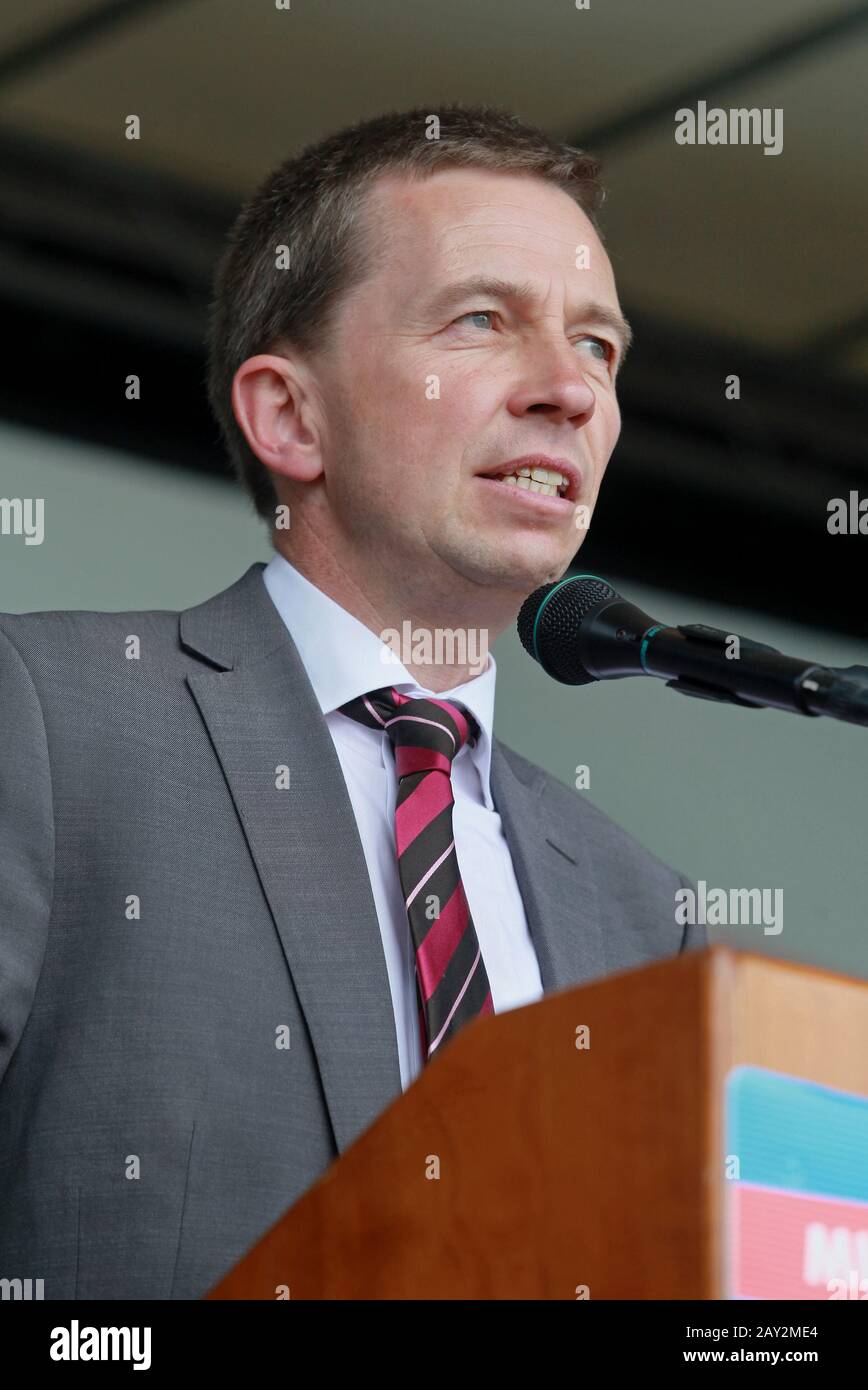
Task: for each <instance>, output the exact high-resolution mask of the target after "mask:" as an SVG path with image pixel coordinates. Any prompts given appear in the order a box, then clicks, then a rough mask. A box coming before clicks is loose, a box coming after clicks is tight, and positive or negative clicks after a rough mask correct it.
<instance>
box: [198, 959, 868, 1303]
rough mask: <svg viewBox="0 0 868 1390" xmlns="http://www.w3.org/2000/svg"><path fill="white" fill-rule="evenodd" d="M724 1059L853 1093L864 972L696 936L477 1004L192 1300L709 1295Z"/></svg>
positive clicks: (720, 1238) (860, 1085)
mask: <svg viewBox="0 0 868 1390" xmlns="http://www.w3.org/2000/svg"><path fill="white" fill-rule="evenodd" d="M740 1066H752V1067H761V1068H768V1069H769V1070H770V1071H772V1072H776V1073H783V1074H786V1075H789V1076H793V1077H799V1078H803V1079H805V1080H807V1081H810V1082H816V1083H820V1084H821V1085H822V1086H828V1087H834V1088H838V1090H840V1091H842V1092H849V1093H855V1096H856V1097H858V1096H868V984H866V983H863V982H859V981H856V980H851V979H847V978H845V977H842V976H835V975H831V974H828V973H826V972H823V971H820V970H814V969H810V968H808V967H805V966H800V965H793V964H787V963H775V962H773V961H771V960H769V959H767V958H764V957H760V956H755V955H750V954H743V953H739V952H734V951H731V950H728V949H725V948H722V947H714V948H712V949H710V950H707V951H702V952H695V953H691V954H688V955H684V956H679V957H677V958H674V959H672V960H667V961H663V962H660V963H655V964H653V965H649V966H646V967H644V968H643V969H640V970H635V971H629V972H625V973H622V974H619V975H613V976H609V977H607V978H605V979H603V980H601V981H599V982H597V983H594V984H591V985H586V986H584V987H581V988H576V989H569V990H564V991H560V992H558V993H556V994H548V995H546V996H545V998H543V999H542V1000H540V1001H539V1002H538V1003H536V1004H533V1005H529V1006H528V1007H526V1008H522V1009H516V1010H513V1011H510V1012H507V1013H504V1014H501V1015H499V1016H496V1017H491V1018H486V1019H482V1020H479V1021H477V1022H475V1023H473V1024H471V1025H469V1026H468V1027H467V1028H465V1030H464V1031H463V1032H462V1033H461V1034H459V1036H458V1037H457V1038H456V1039H455V1040H454V1041H453V1042H451V1043H450V1044H449V1045H448V1047H446V1048H445V1049H444V1051H443V1052H442V1053H441V1054H440V1056H439V1057H438V1058H437V1059H436V1060H435V1061H434V1062H432V1063H431V1065H430V1066H429V1067H428V1068H426V1069H425V1071H423V1073H422V1075H421V1076H420V1077H419V1078H418V1080H417V1081H416V1082H415V1083H414V1084H413V1085H412V1086H411V1087H410V1088H409V1090H408V1091H407V1092H406V1093H404V1094H403V1095H401V1096H399V1097H398V1098H397V1099H396V1100H395V1101H394V1103H393V1104H392V1105H391V1106H389V1107H388V1109H386V1110H385V1111H384V1112H383V1114H382V1115H381V1116H379V1118H378V1119H377V1120H376V1122H375V1123H374V1124H373V1125H372V1126H371V1127H370V1129H368V1130H367V1131H366V1132H365V1133H364V1134H363V1135H362V1136H361V1137H360V1138H359V1139H358V1140H357V1141H356V1143H355V1144H353V1145H352V1146H351V1147H350V1148H349V1149H348V1150H347V1151H346V1152H345V1153H344V1154H343V1156H342V1157H341V1158H340V1159H339V1160H338V1161H336V1162H335V1163H334V1164H333V1165H332V1166H331V1168H329V1169H328V1171H327V1172H326V1173H325V1174H324V1175H323V1177H322V1178H321V1179H320V1180H319V1181H318V1182H317V1183H316V1184H315V1185H314V1186H313V1187H312V1188H311V1189H310V1190H309V1191H308V1192H306V1193H305V1195H304V1196H303V1197H302V1198H301V1199H300V1200H299V1201H298V1202H296V1204H295V1205H294V1206H293V1207H292V1208H291V1209H290V1210H289V1211H287V1212H286V1213H285V1215H284V1216H283V1217H282V1218H281V1220H280V1221H278V1222H277V1223H276V1225H274V1226H273V1227H272V1228H271V1229H270V1230H269V1231H268V1232H267V1233H266V1234H265V1235H264V1236H263V1238H262V1239H261V1240H260V1241H259V1242H258V1244H257V1245H256V1246H254V1248H253V1249H252V1250H251V1251H250V1252H249V1253H248V1254H247V1256H246V1257H245V1258H244V1259H243V1260H242V1261H241V1262H240V1263H239V1264H238V1265H236V1266H235V1268H234V1269H233V1270H231V1271H230V1272H229V1273H228V1274H227V1275H226V1276H225V1278H224V1279H223V1280H222V1281H221V1282H220V1283H219V1284H218V1285H217V1286H216V1288H214V1289H213V1290H212V1291H211V1292H210V1293H209V1294H208V1295H207V1297H208V1298H211V1299H242V1298H243V1299H269V1300H274V1299H275V1298H279V1297H281V1296H282V1297H287V1296H288V1297H290V1298H292V1299H299V1298H301V1299H335V1298H359V1299H379V1298H415V1299H430V1298H452V1299H456V1298H458V1299H490V1298H510V1299H570V1300H574V1299H576V1298H577V1297H587V1296H589V1297H591V1298H593V1299H608V1298H619V1299H621V1298H623V1299H644V1298H653V1299H677V1298H687V1299H690V1298H712V1299H714V1298H723V1297H727V1296H728V1289H727V1260H728V1259H729V1237H728V1235H727V1225H726V1210H727V1208H726V1201H727V1187H728V1186H729V1183H730V1180H729V1176H728V1173H727V1170H726V1162H725V1159H726V1154H725V1145H724V1140H725V1136H724V1131H723V1117H724V1103H723V1102H724V1086H725V1083H726V1078H727V1076H728V1075H729V1073H730V1072H731V1069H732V1068H734V1067H740ZM853 1104H855V1105H856V1106H857V1107H859V1106H860V1103H859V1101H858V1099H856V1100H853ZM864 1224H865V1225H866V1226H868V1221H866V1222H865V1223H864ZM865 1273H866V1274H868V1270H866V1271H865ZM817 1296H819V1295H817ZM823 1296H828V1295H826V1294H825V1293H824V1295H823Z"/></svg>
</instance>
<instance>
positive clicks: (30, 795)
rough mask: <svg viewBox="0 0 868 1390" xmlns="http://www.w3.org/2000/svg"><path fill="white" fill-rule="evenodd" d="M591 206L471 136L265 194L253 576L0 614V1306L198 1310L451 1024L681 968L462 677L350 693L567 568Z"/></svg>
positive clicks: (605, 289) (636, 886)
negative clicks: (35, 1297)
mask: <svg viewBox="0 0 868 1390" xmlns="http://www.w3.org/2000/svg"><path fill="white" fill-rule="evenodd" d="M599 201H600V188H599V184H598V182H597V166H596V164H595V162H594V161H593V160H591V159H590V158H588V157H587V156H585V155H582V154H581V153H579V152H577V151H575V150H571V149H569V148H567V147H563V146H560V145H557V144H554V143H552V142H551V141H549V140H548V139H547V138H546V137H545V136H544V135H542V133H541V132H539V131H536V130H534V129H532V128H530V127H527V126H524V125H522V124H521V123H519V122H518V121H517V120H515V119H514V118H512V117H510V116H508V115H505V114H503V113H499V112H495V111H491V110H486V109H469V108H461V107H450V108H447V109H446V110H444V111H443V112H441V113H440V118H439V123H438V121H436V120H434V119H433V118H432V117H431V116H430V115H429V114H428V113H426V112H422V111H410V112H406V113H403V114H392V115H388V116H384V117H382V118H380V119H377V120H374V121H369V122H366V123H364V124H361V125H359V126H357V127H355V128H354V129H353V130H350V131H347V132H342V133H340V134H338V135H335V136H332V137H331V138H330V139H328V140H326V141H324V142H322V144H320V145H319V146H316V147H313V148H311V149H309V150H307V151H306V152H304V153H303V154H302V155H301V156H300V157H298V158H297V159H294V160H289V161H288V162H287V163H286V164H284V165H283V166H282V167H281V168H280V169H279V170H277V171H276V172H275V173H274V174H273V175H272V176H271V178H270V179H269V180H267V181H266V183H265V184H264V185H263V187H262V188H261V189H260V190H259V192H258V193H257V194H256V195H255V196H254V198H253V199H252V200H251V202H250V203H249V204H248V206H247V207H246V209H245V210H244V211H243V213H242V215H241V217H240V218H239V221H238V223H237V224H236V227H235V229H234V231H233V233H232V236H231V239H230V244H229V247H228V249H227V253H226V256H225V257H224V260H223V262H222V264H221V267H220V269H219V273H218V276H217V282H216V295H215V302H214V313H213V321H212V328H211V359H210V379H209V388H210V394H211V400H212V403H213V406H214V409H215V412H216V414H217V417H218V420H219V421H220V423H221V426H222V428H223V431H224V435H225V438H226V442H227V445H228V448H229V452H230V454H231V457H232V459H233V462H234V464H235V466H236V468H237V469H238V472H239V474H240V476H241V477H242V478H243V480H244V482H245V483H246V485H247V487H248V488H249V490H250V493H251V496H252V498H253V500H254V502H255V504H256V507H257V509H258V511H259V514H260V515H261V516H262V517H263V519H264V520H265V521H267V523H268V525H269V529H270V531H271V533H272V539H273V543H274V548H275V556H274V559H273V560H272V561H271V563H270V564H269V565H268V566H267V567H263V566H262V565H261V564H257V565H253V566H252V567H251V568H250V569H249V570H248V572H247V573H246V574H245V575H244V576H243V577H242V578H241V579H239V580H238V581H237V583H235V584H233V585H232V587H231V588H229V589H227V590H226V591H225V592H223V593H221V594H218V595H217V596H216V597H214V598H212V599H209V600H208V601H207V602H205V603H202V604H200V605H198V606H197V607H194V608H191V609H188V610H186V611H185V612H182V613H180V614H171V613H162V612H160V613H156V612H144V613H126V614H118V613H44V614H29V615H24V616H20V617H13V616H6V617H5V618H4V619H3V621H2V625H0V682H2V713H0V749H2V753H0V757H2V774H0V792H2V801H0V870H2V875H0V894H2V899H0V963H2V985H0V1078H2V1085H0V1154H2V1192H0V1195H2V1216H0V1275H2V1276H4V1277H7V1278H28V1277H29V1278H41V1279H44V1280H45V1291H46V1296H47V1297H77V1298H93V1297H125V1298H133V1297H148V1298H165V1297H175V1298H189V1297H199V1296H201V1295H202V1294H204V1293H205V1292H206V1291H207V1289H208V1288H209V1287H210V1286H211V1285H213V1284H214V1283H215V1282H216V1281H217V1280H218V1279H219V1278H220V1276H221V1275H222V1274H223V1273H224V1272H225V1271H226V1270H227V1269H228V1268H229V1267H230V1266H231V1265H232V1264H233V1263H234V1262H235V1261H236V1260H237V1259H239V1258H240V1257H241V1256H242V1255H243V1254H244V1252H245V1250H246V1249H247V1248H249V1247H250V1246H251V1245H252V1244H253V1243H254V1242H255V1241H256V1240H257V1239H258V1237H259V1236H260V1235H261V1234H262V1233H263V1232H264V1231H265V1230H266V1229H267V1227H268V1226H269V1225H271V1224H272V1223H273V1222H274V1221H275V1220H276V1219H277V1218H278V1217H279V1216H280V1215H281V1214H282V1212H283V1211H284V1210H285V1209H286V1208H287V1207H288V1206H289V1205H290V1204H291V1203H292V1202H293V1201H294V1200H295V1199H296V1198H298V1197H299V1196H300V1195H301V1194H302V1193H303V1192H304V1191H305V1190H306V1189H307V1188H308V1187H309V1186H310V1185H311V1184H312V1183H313V1182H314V1181H315V1180H316V1178H317V1177H319V1176H320V1174H321V1173H322V1172H323V1171H324V1169H325V1168H326V1167H327V1166H328V1164H329V1163H331V1162H332V1160H333V1159H334V1158H335V1157H336V1156H337V1155H338V1154H339V1153H340V1152H341V1151H342V1150H344V1149H345V1148H346V1146H347V1145H348V1144H350V1143H351V1142H352V1141H353V1139H355V1138H356V1137H357V1136H358V1135H359V1133H360V1132H361V1131H362V1130H363V1129H365V1128H366V1127H367V1126H368V1125H370V1124H371V1123H372V1122H373V1121H374V1119H375V1118H376V1116H377V1115H378V1113H380V1111H381V1110H382V1109H383V1108H384V1107H385V1106H386V1105H387V1104H388V1103H389V1102H390V1101H391V1100H393V1099H394V1098H395V1097H396V1096H397V1095H399V1094H400V1092H401V1088H402V1086H405V1087H406V1086H407V1085H409V1084H410V1082H411V1081H412V1080H413V1079H414V1078H415V1077H416V1076H417V1075H418V1073H419V1071H420V1069H421V1068H422V1067H423V1066H424V1065H437V1055H438V1052H439V1051H440V1050H441V1049H442V1048H445V1047H447V1046H449V1045H451V1041H452V1039H453V1037H454V1035H455V1033H456V1032H458V1031H459V1030H460V1028H461V1027H464V1026H467V1025H470V1024H472V1025H473V1026H478V1027H483V1026H491V1025H490V1023H486V1022H485V1018H486V1015H490V1014H491V1013H497V1012H498V1011H503V1010H505V1009H509V1008H514V1007H516V1006H518V1005H522V1004H527V1003H530V1002H532V1001H533V1000H535V999H537V998H539V996H540V995H541V994H542V993H543V992H544V991H547V990H556V989H563V988H567V987H568V986H571V985H575V984H578V983H581V982H582V981H585V980H590V979H592V978H594V977H598V976H600V975H601V974H605V973H607V972H611V971H614V970H619V969H623V968H628V967H631V966H637V965H640V964H642V963H643V962H645V961H650V960H653V959H656V958H660V957H665V956H668V955H671V954H674V953H677V952H678V951H679V950H682V949H685V948H688V947H693V946H696V945H699V944H702V938H701V935H700V934H699V933H697V932H696V931H695V930H694V929H688V930H687V931H686V932H685V931H682V928H681V927H679V926H677V925H676V921H675V893H676V891H677V890H678V889H679V887H681V886H683V883H682V880H681V879H680V877H679V875H678V874H677V873H675V872H674V871H672V870H670V869H668V868H667V867H666V866H665V865H663V864H661V863H660V862H659V861H658V860H656V859H654V858H652V856H650V855H649V854H648V853H646V852H645V851H644V850H642V849H641V848H640V847H639V846H638V845H636V844H635V843H634V842H633V841H632V840H631V839H630V838H629V837H628V836H627V835H626V834H625V833H624V832H623V831H621V830H620V829H618V828H617V827H616V826H615V825H613V824H612V822H610V821H609V820H608V819H607V818H606V817H605V816H603V815H602V814H601V813H600V812H599V811H597V810H596V809H595V808H594V807H593V806H592V805H591V804H590V803H588V802H587V801H585V800H583V799H582V797H581V796H579V795H577V794H576V793H575V792H574V791H573V790H572V789H568V788H567V787H566V786H564V785H562V784H561V783H559V782H558V781H556V780H554V779H553V778H551V777H549V776H547V775H546V774H545V773H544V772H543V771H542V770H541V769H539V768H537V767H534V766H533V765H532V764H530V763H529V762H527V761H526V760H525V759H524V758H522V757H520V756H519V755H518V754H517V753H515V752H513V751H511V750H510V749H507V748H506V747H504V746H503V745H502V744H500V743H499V741H498V740H497V739H495V738H494V737H493V733H492V718H493V706H494V682H495V665H494V662H493V660H491V659H490V658H489V660H488V661H487V663H486V664H485V666H484V669H482V670H481V671H480V670H479V669H478V667H477V668H476V669H473V663H472V662H471V661H470V659H469V657H468V653H467V652H464V654H463V655H462V653H461V650H460V648H456V649H455V650H453V651H452V652H448V651H447V653H446V655H445V656H444V657H443V659H442V660H440V661H439V662H438V663H434V664H426V663H424V662H423V661H422V660H421V659H418V658H417V654H416V648H415V646H414V647H412V648H411V649H410V650H406V649H403V650H402V649H399V651H398V656H400V658H401V662H400V664H396V663H395V661H394V660H392V661H387V660H385V659H384V658H386V657H390V656H392V657H394V655H395V654H394V652H393V651H392V648H391V646H387V645H386V641H387V634H389V633H390V632H397V633H401V632H402V631H403V630H404V624H405V623H406V622H409V624H410V627H411V630H412V631H413V632H419V631H422V632H427V633H428V634H429V635H431V636H432V637H436V635H437V634H438V633H443V632H444V631H447V630H448V631H449V632H451V633H453V634H454V633H456V632H458V633H459V634H460V633H465V634H470V633H475V634H477V636H480V637H481V638H482V639H484V641H483V646H484V647H486V648H487V643H488V642H490V641H493V640H494V638H495V637H496V636H497V634H498V633H499V632H501V631H502V630H503V629H504V628H505V627H507V626H508V625H509V624H511V623H512V622H514V620H515V616H516V613H517V611H518V609H519V607H520V605H521V603H522V601H523V599H524V598H525V597H526V595H527V594H528V593H530V592H531V591H532V590H533V589H535V588H536V587H537V586H538V585H540V584H542V583H545V582H547V581H550V580H554V579H556V578H558V577H559V576H561V575H562V574H563V573H564V572H565V571H566V569H567V568H568V566H569V564H570V562H571V560H572V559H573V555H574V553H575V551H576V549H577V546H578V544H579V543H580V541H581V539H582V535H583V531H582V530H580V529H579V530H577V528H576V524H575V521H576V517H577V515H578V514H579V513H578V509H579V508H583V507H587V508H588V510H589V511H590V510H592V509H593V505H594V502H595V501H596V497H597V494H598V491H599V488H600V485H601V482H602V479H603V474H604V472H605V469H606V464H607V462H608V459H609V456H610V454H611V453H612V450H613V448H614V445H615V442H616V439H617V437H618V432H619V428H620V420H619V412H618V404H617V398H616V378H617V374H618V370H619V368H620V365H621V362H622V360H623V355H624V352H625V351H626V348H627V342H628V338H629V329H628V327H627V325H626V323H625V321H624V318H623V315H622V313H621V310H620V306H619V304H618V298H617V294H616V290H615V284H614V279H613V275H612V268H611V265H610V263H609V260H608V257H607V256H606V253H605V250H604V249H603V246H602V243H601V241H600V238H599V234H598V231H597V229H596V224H595V213H596V209H597V206H598V204H599ZM540 467H541V468H543V469H544V470H545V471H544V472H543V473H539V472H538V471H537V470H538V469H539V468H540ZM508 477H511V479H512V480H511V481H509V480H505V479H507V478H508ZM432 650H434V648H432Z"/></svg>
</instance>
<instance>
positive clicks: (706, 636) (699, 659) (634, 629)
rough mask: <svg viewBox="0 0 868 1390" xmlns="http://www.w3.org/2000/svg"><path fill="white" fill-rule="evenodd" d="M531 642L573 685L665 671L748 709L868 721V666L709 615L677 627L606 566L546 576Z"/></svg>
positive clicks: (539, 657)
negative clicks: (774, 641)
mask: <svg viewBox="0 0 868 1390" xmlns="http://www.w3.org/2000/svg"><path fill="white" fill-rule="evenodd" d="M518 635H519V637H520V638H521V642H522V646H523V647H524V649H525V651H526V652H528V653H529V654H530V655H531V656H532V657H533V658H534V660H535V661H538V662H539V664H540V665H541V666H542V668H543V670H544V671H546V672H547V673H548V674H549V675H550V676H552V677H553V678H554V680H557V681H562V682H563V683H564V684H565V685H588V684H590V682H591V681H604V680H620V679H622V678H623V677H625V676H656V677H658V679H660V680H664V681H665V682H666V684H667V685H668V686H669V688H670V689H671V690H677V691H680V693H681V694H682V695H692V696H695V697H696V698H697V699H701V700H719V701H725V702H726V703H728V704H733V705H741V706H743V707H745V708H747V709H762V708H764V707H766V708H770V709H782V710H789V711H790V712H792V713H794V714H806V715H814V716H817V715H826V716H827V717H829V718H831V719H841V720H844V721H845V722H846V723H849V724H861V725H865V726H868V666H847V667H835V666H822V665H820V664H819V663H818V662H813V661H800V660H798V659H797V658H795V657H791V656H784V655H782V653H781V652H779V651H778V650H777V649H776V648H775V647H769V646H767V645H766V644H765V643H764V642H754V641H752V640H751V639H750V638H749V637H741V636H739V635H738V634H737V633H733V632H724V631H723V629H722V628H716V627H708V626H706V625H705V624H704V623H688V624H686V625H685V626H682V627H667V626H665V624H663V623H658V622H655V620H654V619H653V618H649V616H648V614H647V613H643V612H642V610H641V608H637V607H636V605H635V604H633V603H628V602H627V600H626V599H624V598H622V597H621V595H620V594H619V593H617V592H616V591H615V590H614V589H613V588H612V586H611V584H607V583H606V581H605V579H600V577H599V576H598V575H596V574H574V575H570V576H568V577H567V578H566V579H559V580H557V581H556V582H555V583H554V584H544V585H542V587H541V588H539V589H536V590H535V591H534V592H533V593H532V594H531V595H530V597H529V598H527V599H525V601H524V603H523V604H522V607H521V612H520V613H519V615H518Z"/></svg>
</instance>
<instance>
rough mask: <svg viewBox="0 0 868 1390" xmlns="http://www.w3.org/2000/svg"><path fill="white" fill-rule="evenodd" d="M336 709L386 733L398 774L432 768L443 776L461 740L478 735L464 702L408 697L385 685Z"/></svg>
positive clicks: (448, 770)
mask: <svg viewBox="0 0 868 1390" xmlns="http://www.w3.org/2000/svg"><path fill="white" fill-rule="evenodd" d="M341 713H342V714H346V715H348V716H349V717H350V718H351V719H356V720H357V721H358V722H359V723H360V724H366V725H367V726H368V728H372V729H381V730H383V731H384V732H385V733H387V734H388V735H389V740H390V742H391V744H392V747H393V748H394V750H395V763H396V767H397V772H398V777H399V778H401V777H407V776H408V775H409V774H410V773H411V772H433V771H435V770H439V771H441V772H445V773H446V774H447V776H448V775H449V774H450V772H451V770H452V760H453V758H454V757H455V755H456V753H458V751H459V750H460V749H461V748H463V746H464V744H465V743H468V742H469V743H470V744H471V746H472V745H473V744H474V743H475V742H476V739H477V738H478V736H479V726H478V725H477V723H476V720H475V719H474V718H473V715H472V714H471V713H470V712H469V710H466V709H465V708H464V706H463V705H459V704H457V703H456V702H454V701H450V700H437V699H433V698H427V697H420V698H418V699H413V698H412V697H411V696H408V695H402V694H401V693H400V691H398V690H394V689H392V688H391V687H390V686H386V687H384V688H383V689H382V690H372V691H371V692H370V693H369V694H367V695H361V696H359V698H358V699H357V700H350V701H349V703H348V704H346V705H341Z"/></svg>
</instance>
